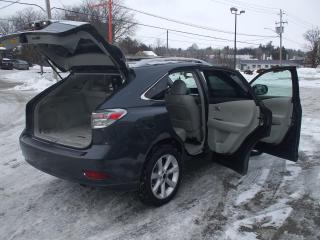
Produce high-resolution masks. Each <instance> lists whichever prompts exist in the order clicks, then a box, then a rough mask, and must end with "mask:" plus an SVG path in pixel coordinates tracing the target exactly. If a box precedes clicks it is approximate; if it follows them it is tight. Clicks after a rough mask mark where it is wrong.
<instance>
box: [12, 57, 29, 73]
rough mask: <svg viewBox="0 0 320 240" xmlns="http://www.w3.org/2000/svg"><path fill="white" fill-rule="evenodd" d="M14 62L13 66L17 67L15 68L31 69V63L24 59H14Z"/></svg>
mask: <svg viewBox="0 0 320 240" xmlns="http://www.w3.org/2000/svg"><path fill="white" fill-rule="evenodd" d="M12 63H13V68H15V69H18V70H29V63H28V62H26V61H24V60H20V59H13V60H12Z"/></svg>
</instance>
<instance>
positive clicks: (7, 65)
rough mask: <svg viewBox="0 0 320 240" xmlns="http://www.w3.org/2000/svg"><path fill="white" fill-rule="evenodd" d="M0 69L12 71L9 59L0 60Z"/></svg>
mask: <svg viewBox="0 0 320 240" xmlns="http://www.w3.org/2000/svg"><path fill="white" fill-rule="evenodd" d="M0 67H1V69H5V70H12V69H13V64H12V61H11V59H9V58H2V60H1V65H0Z"/></svg>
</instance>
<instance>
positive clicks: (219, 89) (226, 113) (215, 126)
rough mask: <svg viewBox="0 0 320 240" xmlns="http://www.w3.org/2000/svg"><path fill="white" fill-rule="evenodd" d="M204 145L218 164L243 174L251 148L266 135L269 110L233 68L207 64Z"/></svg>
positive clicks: (269, 120) (205, 75) (205, 69)
mask: <svg viewBox="0 0 320 240" xmlns="http://www.w3.org/2000/svg"><path fill="white" fill-rule="evenodd" d="M203 76H204V77H205V81H206V83H207V87H208V94H207V96H208V118H207V129H208V146H209V148H210V150H211V151H212V152H213V158H214V160H215V161H217V162H219V163H220V164H222V165H224V166H227V167H228V168H231V169H233V170H235V171H236V172H238V173H240V174H246V173H247V170H248V162H249V156H250V152H251V150H252V148H253V147H254V146H255V144H256V143H257V142H258V141H259V140H260V139H261V138H263V137H266V136H268V135H269V132H270V126H271V113H270V111H269V110H268V109H266V108H265V107H263V106H260V104H259V103H258V102H257V101H256V99H255V97H254V94H253V93H252V91H251V89H250V85H249V84H248V82H247V81H246V80H245V79H244V78H243V77H242V76H241V75H240V74H239V73H238V72H236V71H233V70H228V69H219V68H214V67H207V68H204V69H203Z"/></svg>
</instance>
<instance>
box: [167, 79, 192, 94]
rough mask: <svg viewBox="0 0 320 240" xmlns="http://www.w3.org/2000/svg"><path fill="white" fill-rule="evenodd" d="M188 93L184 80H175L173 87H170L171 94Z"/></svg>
mask: <svg viewBox="0 0 320 240" xmlns="http://www.w3.org/2000/svg"><path fill="white" fill-rule="evenodd" d="M187 93H188V88H187V85H186V84H185V82H183V81H182V80H176V81H174V83H173V85H172V87H171V88H170V94H173V95H186V94H187Z"/></svg>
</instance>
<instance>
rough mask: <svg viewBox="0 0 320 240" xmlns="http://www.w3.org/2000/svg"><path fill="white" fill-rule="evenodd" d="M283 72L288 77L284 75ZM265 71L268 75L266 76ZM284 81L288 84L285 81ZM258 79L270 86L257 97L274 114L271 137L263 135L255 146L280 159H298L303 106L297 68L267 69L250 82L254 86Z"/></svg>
mask: <svg viewBox="0 0 320 240" xmlns="http://www.w3.org/2000/svg"><path fill="white" fill-rule="evenodd" d="M284 73H286V74H287V76H284V75H285V74H284ZM288 73H289V74H288ZM267 74H268V75H270V76H269V77H266V76H268V75H267ZM272 74H274V76H273V77H272ZM284 81H286V82H287V83H286V84H284ZM261 82H262V83H263V84H265V85H266V86H267V89H271V93H269V92H266V93H264V94H263V95H261V96H259V95H257V97H258V98H259V99H260V100H261V102H263V104H264V105H265V106H266V107H267V108H268V109H270V110H271V112H272V116H273V117H272V126H271V133H270V136H268V137H266V138H262V139H261V141H260V142H259V143H258V144H257V145H256V147H255V148H256V149H257V150H259V151H261V152H265V153H269V154H271V155H274V156H277V157H280V158H284V159H287V160H291V161H297V160H298V148H299V141H300V130H301V118H302V108H301V102H300V94H299V80H298V75H297V71H296V68H295V67H277V68H274V69H270V70H267V71H265V72H263V73H262V74H259V75H258V76H257V77H256V78H254V79H253V80H252V82H251V83H250V84H251V85H252V87H253V88H254V86H255V85H258V84H260V83H261ZM288 83H290V84H288Z"/></svg>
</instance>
